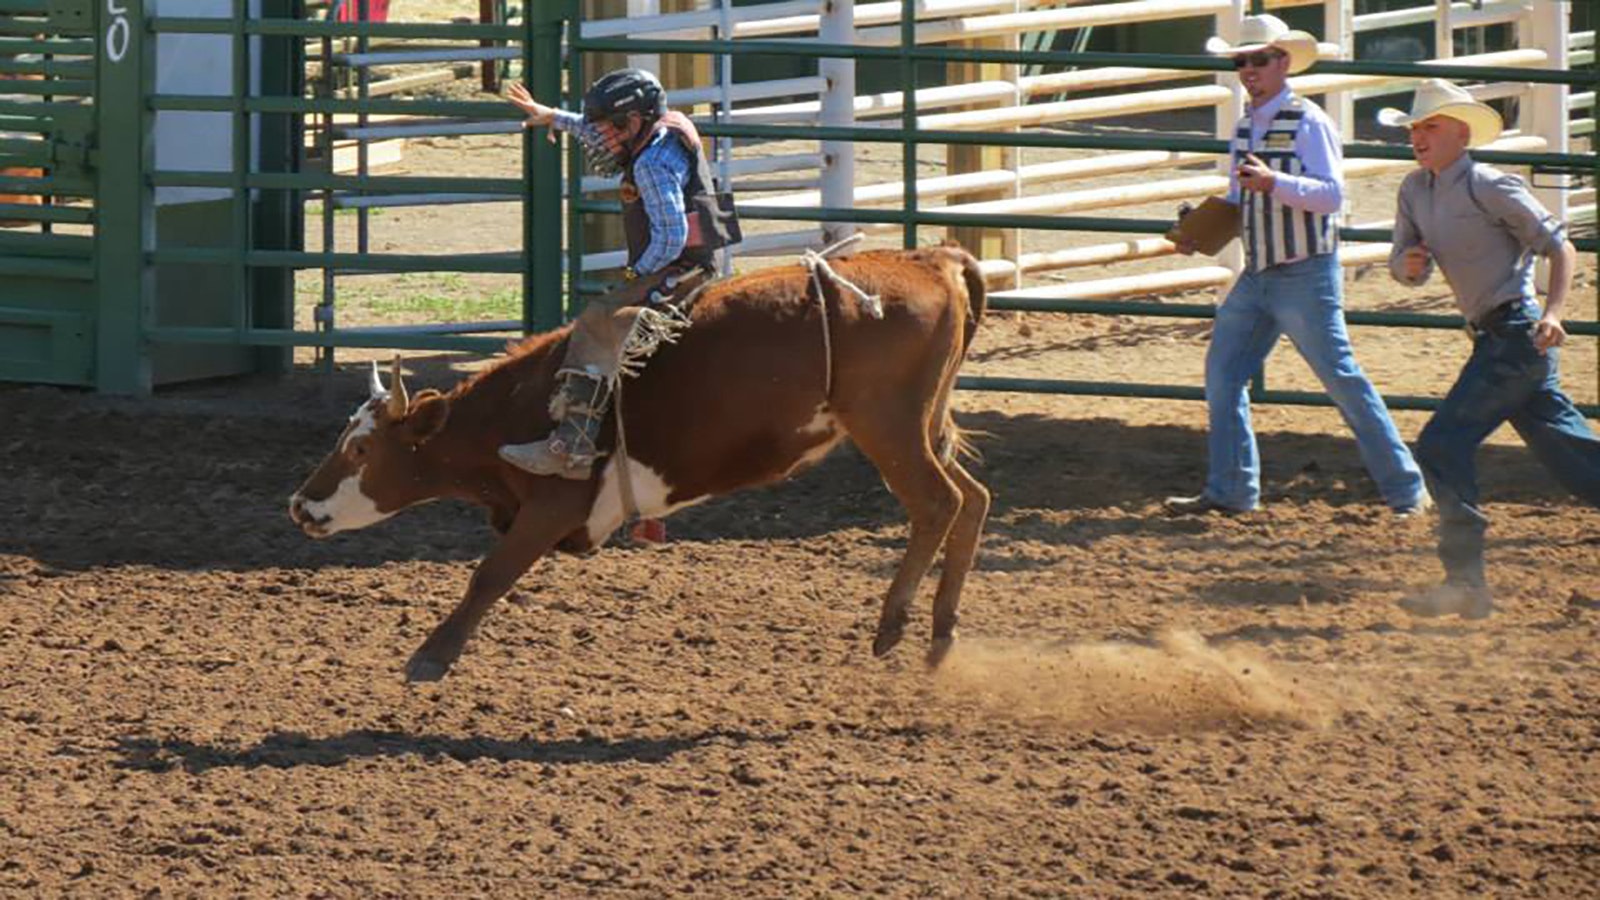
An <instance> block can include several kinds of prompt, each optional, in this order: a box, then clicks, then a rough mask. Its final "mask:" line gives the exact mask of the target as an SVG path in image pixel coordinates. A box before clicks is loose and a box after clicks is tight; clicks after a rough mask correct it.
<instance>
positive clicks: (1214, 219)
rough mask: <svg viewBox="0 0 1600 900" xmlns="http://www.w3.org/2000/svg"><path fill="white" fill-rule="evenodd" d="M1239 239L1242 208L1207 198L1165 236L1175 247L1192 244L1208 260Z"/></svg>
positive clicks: (1224, 201) (1218, 199)
mask: <svg viewBox="0 0 1600 900" xmlns="http://www.w3.org/2000/svg"><path fill="white" fill-rule="evenodd" d="M1238 236H1239V207H1237V206H1235V205H1234V204H1232V203H1229V202H1228V201H1226V200H1224V199H1222V198H1221V197H1207V198H1206V199H1205V201H1204V202H1202V203H1201V204H1200V205H1199V206H1197V207H1195V208H1194V209H1193V210H1190V212H1189V214H1188V215H1186V216H1183V217H1182V218H1180V219H1178V221H1177V222H1176V223H1175V224H1173V226H1172V227H1171V228H1169V229H1167V233H1166V234H1165V235H1164V237H1166V239H1167V240H1169V241H1172V242H1173V243H1178V242H1179V241H1183V240H1187V241H1193V242H1194V246H1195V249H1196V250H1197V251H1199V252H1201V253H1204V254H1206V255H1207V256H1211V255H1215V254H1216V253H1217V251H1219V250H1221V249H1222V248H1223V247H1226V246H1228V242H1229V241H1231V240H1233V239H1234V238H1236V237H1238Z"/></svg>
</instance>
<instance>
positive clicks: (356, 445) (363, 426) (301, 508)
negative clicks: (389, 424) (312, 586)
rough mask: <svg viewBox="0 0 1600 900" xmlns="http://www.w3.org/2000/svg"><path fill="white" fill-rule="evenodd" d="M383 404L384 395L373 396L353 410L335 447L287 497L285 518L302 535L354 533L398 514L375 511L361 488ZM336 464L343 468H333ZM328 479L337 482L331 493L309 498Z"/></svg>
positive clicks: (384, 400)
mask: <svg viewBox="0 0 1600 900" xmlns="http://www.w3.org/2000/svg"><path fill="white" fill-rule="evenodd" d="M386 403H388V397H387V396H386V395H385V396H374V397H373V398H372V399H370V400H368V401H367V402H365V403H363V404H361V406H359V407H357V408H356V411H355V414H354V415H352V416H351V417H350V424H349V425H347V426H345V430H344V433H343V434H342V435H340V436H339V444H338V448H337V449H336V450H335V451H334V452H333V453H332V454H331V455H329V457H328V459H327V460H326V461H325V462H324V463H323V465H322V467H321V468H319V469H318V470H317V472H316V474H314V475H313V476H312V477H311V478H310V479H309V480H307V482H306V483H305V485H303V486H302V487H301V488H300V490H298V491H296V492H295V494H294V496H292V497H290V498H289V518H291V519H293V520H294V522H295V524H297V525H299V526H300V530H302V531H304V532H305V533H306V534H308V535H310V536H312V537H317V538H321V537H327V536H328V535H330V534H335V533H338V532H340V531H354V530H355V529H358V528H365V527H367V526H368V525H373V524H376V523H378V522H382V521H383V520H384V519H387V518H389V517H390V516H392V515H394V514H395V513H396V512H398V511H399V507H395V508H394V509H391V510H388V511H387V512H386V511H384V510H381V509H379V508H378V502H377V500H376V499H374V498H373V497H371V496H369V495H368V494H367V492H366V491H364V490H363V489H362V476H363V474H364V473H365V472H366V471H367V458H368V456H369V454H370V452H371V443H372V441H373V436H374V433H375V432H376V431H377V428H378V417H379V416H381V415H383V408H384V405H385V404H386ZM336 462H337V463H343V465H337V466H336V465H334V464H335V463H336ZM330 466H333V467H334V468H333V471H326V470H328V469H329V468H330ZM318 476H324V477H322V478H319V477H318ZM328 476H332V478H336V479H337V480H336V481H335V483H334V487H333V490H332V492H331V493H328V494H326V495H325V496H320V499H311V497H310V496H308V493H309V494H314V495H320V494H321V492H320V491H319V490H317V488H318V487H323V485H325V484H326V482H327V481H329V480H330V478H329V477H328ZM314 484H315V485H316V486H315V487H314V486H313V485H314Z"/></svg>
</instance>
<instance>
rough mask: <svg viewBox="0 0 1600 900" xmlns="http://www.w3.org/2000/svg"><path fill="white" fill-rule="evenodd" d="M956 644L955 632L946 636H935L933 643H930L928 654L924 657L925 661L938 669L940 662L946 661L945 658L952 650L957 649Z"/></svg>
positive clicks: (930, 666) (929, 665) (931, 667)
mask: <svg viewBox="0 0 1600 900" xmlns="http://www.w3.org/2000/svg"><path fill="white" fill-rule="evenodd" d="M955 646H956V636H955V635H953V634H952V635H951V636H949V637H946V638H934V639H933V643H932V644H929V645H928V655H927V656H926V657H924V659H923V661H924V662H926V663H927V664H928V668H930V669H937V668H939V664H940V663H942V662H944V658H945V657H947V656H949V655H950V651H951V650H953V649H955Z"/></svg>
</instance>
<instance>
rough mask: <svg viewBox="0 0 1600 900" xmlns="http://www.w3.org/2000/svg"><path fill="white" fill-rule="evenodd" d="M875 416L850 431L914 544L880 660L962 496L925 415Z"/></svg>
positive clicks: (887, 603)
mask: <svg viewBox="0 0 1600 900" xmlns="http://www.w3.org/2000/svg"><path fill="white" fill-rule="evenodd" d="M875 413H876V415H874V414H872V413H869V414H866V415H863V416H860V417H859V418H857V417H855V416H852V417H851V419H852V420H851V421H848V422H846V427H847V428H849V430H850V436H851V437H852V438H853V439H854V440H855V443H856V446H857V447H859V448H860V449H861V452H862V453H863V454H865V455H866V457H867V458H868V459H870V460H872V464H873V465H875V466H877V468H878V473H879V474H881V475H882V476H883V480H884V482H886V483H887V484H888V485H889V490H890V491H892V492H893V493H894V495H895V498H896V499H898V500H899V501H900V503H901V505H902V506H904V507H905V508H906V513H907V514H908V515H909V517H910V519H911V540H910V541H909V542H908V544H907V545H906V554H905V556H904V557H903V558H902V559H901V560H900V568H899V569H898V570H896V571H895V574H894V581H893V582H891V583H890V585H889V593H888V595H887V596H885V597H884V600H883V612H882V614H881V615H880V616H879V618H878V634H877V636H876V637H875V638H873V641H872V652H873V653H874V654H875V655H877V656H882V655H884V654H885V653H888V652H889V651H890V650H892V649H894V645H895V644H898V643H899V642H900V638H901V637H902V636H904V634H905V627H906V619H907V610H908V609H909V607H910V605H911V600H912V599H913V598H914V597H915V596H916V593H917V586H918V585H920V584H921V583H922V578H923V576H925V575H927V574H928V569H929V568H930V567H931V566H932V565H933V558H934V555H935V554H937V553H938V552H939V548H940V547H941V546H943V545H944V541H945V535H947V534H949V532H950V526H951V524H952V523H953V522H954V521H955V520H956V516H957V513H959V512H960V510H961V496H962V495H961V491H960V490H959V489H958V488H957V487H956V485H955V483H954V482H952V481H951V479H950V476H949V475H947V474H945V470H944V466H943V465H941V464H940V462H939V458H938V457H937V456H936V455H934V452H933V448H932V447H930V446H929V444H928V436H927V425H926V423H925V422H924V421H922V420H921V417H919V416H915V415H906V414H901V415H899V416H895V415H894V414H892V413H891V414H888V415H885V414H884V413H883V412H882V411H875Z"/></svg>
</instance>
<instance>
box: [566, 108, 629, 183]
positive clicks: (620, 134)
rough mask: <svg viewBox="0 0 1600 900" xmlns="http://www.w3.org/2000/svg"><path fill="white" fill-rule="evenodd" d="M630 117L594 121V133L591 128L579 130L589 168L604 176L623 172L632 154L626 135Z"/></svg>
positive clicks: (607, 176)
mask: <svg viewBox="0 0 1600 900" xmlns="http://www.w3.org/2000/svg"><path fill="white" fill-rule="evenodd" d="M628 119H629V117H627V116H623V117H621V118H620V119H604V120H601V121H600V122H596V123H593V124H594V125H595V128H594V129H593V132H594V133H591V132H590V131H589V130H587V129H586V130H584V131H580V132H578V137H579V138H580V140H581V141H582V143H583V155H584V158H585V159H587V160H588V162H589V170H590V171H591V172H593V173H594V174H596V175H599V176H600V177H602V178H613V177H615V176H617V175H620V174H622V170H623V168H624V167H626V166H627V164H628V159H629V157H630V156H631V155H632V153H631V151H630V149H629V147H628V146H627V140H626V137H625V136H626V135H628V132H629V130H630V128H629V126H630V123H629V121H628Z"/></svg>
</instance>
